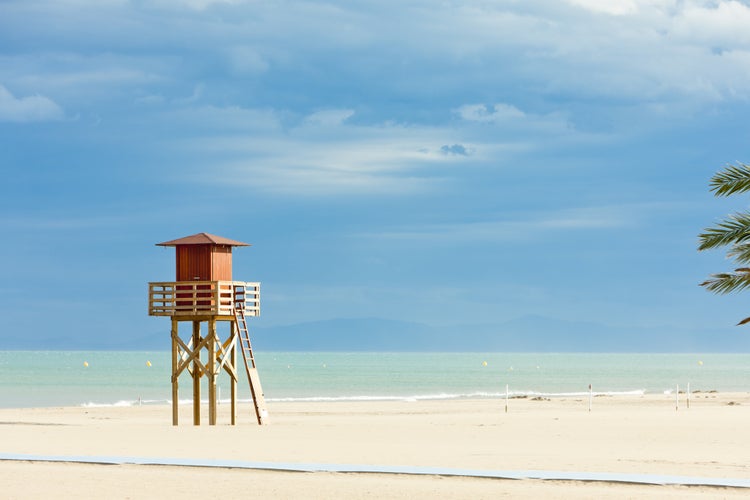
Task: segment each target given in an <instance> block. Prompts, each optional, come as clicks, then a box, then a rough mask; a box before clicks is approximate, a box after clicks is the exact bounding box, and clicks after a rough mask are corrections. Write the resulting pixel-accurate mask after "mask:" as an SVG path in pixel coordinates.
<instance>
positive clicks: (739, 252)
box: [727, 243, 750, 264]
mask: <svg viewBox="0 0 750 500" xmlns="http://www.w3.org/2000/svg"><path fill="white" fill-rule="evenodd" d="M727 257H730V258H732V259H734V260H735V261H737V263H738V264H750V243H742V244H739V245H733V246H732V248H730V249H729V251H728V252H727Z"/></svg>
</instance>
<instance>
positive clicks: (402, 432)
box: [0, 393, 750, 498]
mask: <svg viewBox="0 0 750 500" xmlns="http://www.w3.org/2000/svg"><path fill="white" fill-rule="evenodd" d="M681 396H682V398H681V400H680V406H679V408H678V409H677V410H675V398H674V395H644V396H603V397H598V398H594V400H593V407H592V411H591V412H589V411H588V400H587V399H588V398H582V397H569V398H553V399H549V398H546V399H545V398H541V399H539V400H535V399H533V398H517V399H511V400H509V410H508V413H505V411H504V405H505V401H504V399H498V398H495V399H470V400H469V399H467V400H463V399H462V400H431V401H413V402H406V401H366V402H361V401H358V402H351V401H347V402H315V403H303V402H275V403H269V405H268V407H269V413H270V418H271V423H270V425H267V426H258V425H257V424H256V423H255V420H254V416H253V415H252V411H253V410H252V406H251V405H248V404H241V405H240V406H239V412H238V425H236V426H231V425H229V423H228V411H229V407H228V405H227V406H224V405H221V406H219V412H218V422H217V423H218V425H216V426H208V425H207V424H206V422H207V411H206V408H205V407H203V408H202V418H203V425H201V426H194V425H192V406H191V405H182V406H181V407H180V425H179V426H177V427H174V426H172V425H171V412H170V407H169V406H168V405H143V406H129V407H94V408H91V407H89V408H86V407H65V408H60V407H53V408H21V409H0V442H1V443H3V444H2V445H1V446H0V447H1V448H2V449H0V452H2V453H4V454H13V453H15V454H19V455H35V456H63V457H65V456H79V457H92V456H99V457H107V456H108V457H141V458H143V459H147V460H148V459H155V458H159V457H162V458H163V457H169V458H170V459H174V460H197V461H204V462H214V463H220V462H221V461H238V462H243V461H244V462H256V463H257V462H265V463H276V464H279V463H286V464H305V463H307V464H360V465H364V466H371V467H375V466H379V467H392V468H399V467H405V468H440V469H457V470H483V471H557V472H560V473H586V474H593V475H596V474H618V475H629V474H630V475H650V476H688V477H696V478H708V479H711V478H713V479H717V480H720V479H738V478H748V477H750V465H749V464H748V460H747V459H748V456H749V455H748V452H747V450H746V446H745V444H746V443H747V442H748V441H749V440H750V429H749V428H748V426H747V425H746V423H747V422H748V421H750V393H698V394H695V396H696V397H693V398H691V407H690V409H688V408H686V406H685V399H684V396H685V395H684V394H683V395H681ZM697 396H701V397H697ZM113 468H114V469H116V470H117V471H118V472H113ZM154 468H163V469H169V470H168V471H166V472H165V473H164V474H165V475H166V476H170V477H171V476H174V477H176V478H177V479H176V480H177V481H183V480H185V481H188V478H189V477H191V476H192V475H193V474H196V470H197V469H196V468H195V467H185V466H171V467H170V466H165V465H161V466H160V465H133V464H124V465H117V466H106V467H105V466H98V467H97V466H95V465H89V464H70V463H41V462H33V461H31V462H29V461H22V462H7V461H5V462H2V467H0V480H2V481H3V482H4V483H5V482H6V480H8V481H10V482H11V483H13V481H12V479H13V478H12V477H10V476H11V475H13V476H14V477H27V478H31V477H32V476H35V475H36V476H38V474H39V473H40V472H41V471H43V473H44V474H45V476H47V475H48V476H49V477H51V478H54V479H55V481H58V480H59V481H62V482H66V481H68V479H67V478H68V476H75V477H78V474H79V472H80V478H79V479H80V481H82V483H81V484H86V483H87V481H89V482H90V481H94V484H92V485H91V488H93V490H92V491H96V492H97V493H106V492H107V491H109V490H106V488H105V487H104V486H103V484H104V483H103V482H104V481H105V480H106V479H105V478H107V477H109V476H111V475H113V474H114V475H118V474H122V475H123V476H124V477H125V478H127V479H128V480H133V481H136V482H137V481H140V478H141V476H142V475H143V474H146V475H149V474H152V472H144V471H146V470H148V471H153V469H154ZM197 474H199V475H201V476H205V477H206V478H214V479H207V480H209V481H210V482H211V483H215V479H216V480H218V478H223V477H225V476H226V477H227V478H230V477H231V478H235V477H236V479H237V480H239V481H243V480H244V479H243V478H245V479H246V478H250V477H255V478H257V477H261V476H262V478H264V479H263V480H264V481H267V482H268V484H269V485H271V484H274V485H275V486H274V487H273V488H275V490H273V491H276V492H280V493H279V494H278V495H277V497H278V496H280V497H282V498H288V497H293V496H294V493H295V492H297V493H299V492H302V491H306V488H308V487H314V488H315V489H316V490H315V491H316V492H317V491H318V490H319V491H321V492H323V491H328V492H329V493H332V494H333V496H334V497H336V496H338V497H342V496H353V497H355V498H356V497H362V498H365V497H367V498H383V497H385V496H395V497H400V498H406V497H407V496H408V495H407V494H406V492H410V494H413V495H416V496H420V495H422V496H424V495H427V494H428V493H427V492H433V493H435V494H437V495H438V496H447V497H451V495H453V497H454V498H461V497H463V494H462V493H461V491H464V490H465V491H473V492H474V495H475V496H476V497H479V498H484V497H489V496H492V495H493V494H494V493H496V492H497V491H498V488H500V491H503V492H506V491H507V492H510V494H512V496H514V497H518V496H520V497H524V495H527V493H528V497H532V496H537V495H539V494H545V492H547V491H548V492H550V494H555V496H558V497H559V496H560V495H562V496H563V497H564V496H566V495H568V496H570V497H577V496H579V494H581V495H584V496H586V495H591V496H596V497H600V496H603V497H615V498H616V497H618V496H620V495H628V496H629V495H638V496H644V495H645V496H646V497H648V496H649V495H652V496H659V497H662V496H663V495H664V494H665V493H670V492H672V493H674V494H675V495H677V493H680V495H682V494H684V493H685V492H689V493H691V494H692V493H698V492H704V493H705V492H706V491H714V492H715V491H718V490H716V487H710V486H689V487H688V486H679V485H673V486H647V485H640V486H637V487H636V486H634V485H628V484H625V483H612V482H607V481H604V482H596V483H597V484H596V485H592V484H590V482H581V481H577V480H574V479H570V480H567V481H559V480H552V479H548V480H540V479H488V478H480V477H464V478H459V477H452V478H448V477H446V476H441V475H434V476H432V475H428V476H420V477H416V476H408V477H399V478H398V479H394V478H395V477H396V476H398V475H386V476H387V478H388V479H387V482H389V483H390V482H393V481H395V482H396V483H399V484H402V483H403V484H402V486H403V492H404V493H403V494H400V493H399V491H401V490H398V491H393V490H389V491H390V493H392V495H385V493H383V494H382V495H381V494H379V493H380V492H381V490H380V489H379V488H380V487H375V486H374V485H375V483H376V482H377V481H376V478H375V476H378V477H379V478H380V479H378V481H381V482H382V481H383V478H382V477H380V476H382V474H380V476H379V475H378V474H377V473H375V472H373V473H370V475H363V474H361V473H355V472H349V473H341V472H338V473H337V472H332V471H321V472H314V473H309V472H282V471H257V470H256V471H251V470H240V469H233V468H229V469H226V470H225V469H210V470H202V469H201V472H198V473H197ZM310 476H314V479H311V478H310ZM343 476H345V477H343ZM364 476H367V477H364ZM89 477H90V478H91V479H87V478H89ZM97 478H98V479H97ZM154 481H155V482H154V483H153V484H150V485H149V487H150V488H155V490H154V491H156V492H159V491H160V488H162V489H164V488H167V489H166V490H164V494H168V493H169V491H171V490H169V489H168V485H162V486H159V484H158V481H157V476H156V475H155V476H154ZM37 482H38V481H37ZM188 482H189V481H188ZM448 483H450V485H453V486H456V485H457V486H456V488H457V489H456V490H455V491H454V490H452V489H451V488H452V487H453V486H450V487H448V486H446V485H447V484H448ZM53 484H54V481H53ZM312 484H314V485H315V486H312ZM37 486H39V485H35V487H37ZM436 486H441V487H443V486H445V487H447V488H448V489H447V490H445V491H444V490H442V489H438V490H434V489H433V488H435V487H436ZM27 487H28V485H27ZM39 487H40V488H41V486H39ZM371 487H375V489H374V490H371V489H370V488H371ZM51 488H52V489H51V490H50V491H40V492H39V496H42V495H46V494H49V495H51V496H52V497H55V490H54V488H53V487H51ZM102 488H104V489H102ZM327 488H334V490H331V489H327ZM338 488H343V489H344V490H343V493H336V492H338V491H339V490H338ZM413 488H416V489H413ZM467 488H468V489H467ZM519 488H520V489H519ZM634 488H635V489H634ZM198 490H200V491H201V492H202V493H201V494H207V493H209V492H208V490H206V489H200V488H198ZM198 490H196V491H187V492H185V495H186V497H187V498H193V496H191V495H193V494H195V497H197V496H200V495H199V493H198ZM9 491H10V492H11V494H10V496H11V497H19V498H20V497H25V496H27V495H24V494H23V490H20V489H19V490H13V488H12V487H11V489H10V490H9ZM227 491H229V490H227ZM273 491H271V492H270V493H269V494H275V493H273ZM365 491H370V492H371V493H372V494H371V495H370V496H367V494H365V493H363V492H365ZM450 491H454V492H453V493H450ZM721 491H722V495H726V494H731V495H733V494H734V492H739V493H744V494H745V495H746V494H747V489H741V488H725V489H722V490H721ZM493 492H494V493H493ZM531 492H533V495H532V494H531ZM727 492H729V493H727ZM151 493H153V492H151ZM348 493H351V495H349V494H348ZM444 493H445V495H444ZM316 494H317V493H316ZM670 494H671V493H670ZM35 495H36V493H35ZM185 495H183V496H185ZM680 495H677V496H680ZM61 496H63V495H61ZM84 496H85V495H84ZM92 496H99V495H94V494H93V493H92ZM114 496H115V497H122V496H123V494H122V493H120V494H116V493H115V494H114ZM149 496H153V495H151V494H150V495H149ZM229 496H232V495H231V493H229ZM324 496H325V495H323V494H322V493H321V494H320V496H319V497H318V498H323V497H324ZM330 496H331V495H329V497H330Z"/></svg>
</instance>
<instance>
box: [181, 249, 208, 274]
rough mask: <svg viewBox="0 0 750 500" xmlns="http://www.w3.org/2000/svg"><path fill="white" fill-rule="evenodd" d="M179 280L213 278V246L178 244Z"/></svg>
mask: <svg viewBox="0 0 750 500" xmlns="http://www.w3.org/2000/svg"><path fill="white" fill-rule="evenodd" d="M176 252H177V281H196V280H199V281H210V280H211V247H210V246H209V245H178V246H177V247H176Z"/></svg>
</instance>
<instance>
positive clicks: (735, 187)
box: [710, 162, 750, 196]
mask: <svg viewBox="0 0 750 500" xmlns="http://www.w3.org/2000/svg"><path fill="white" fill-rule="evenodd" d="M710 186H711V191H713V193H714V194H715V195H716V196H729V195H731V194H734V193H744V192H746V191H750V165H746V164H744V163H740V162H737V165H728V166H727V168H725V169H724V170H722V171H721V172H718V173H716V174H715V175H714V176H713V177H712V178H711V181H710Z"/></svg>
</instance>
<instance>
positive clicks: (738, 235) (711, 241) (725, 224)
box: [698, 212, 750, 250]
mask: <svg viewBox="0 0 750 500" xmlns="http://www.w3.org/2000/svg"><path fill="white" fill-rule="evenodd" d="M698 238H699V240H700V245H698V250H708V249H710V248H716V247H721V246H725V245H731V244H737V243H742V242H744V241H745V240H747V239H750V213H748V212H739V213H736V214H732V215H730V216H729V218H727V219H726V220H724V221H722V222H720V223H718V224H717V225H716V226H714V227H709V228H706V229H704V232H703V233H702V234H700V235H698Z"/></svg>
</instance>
